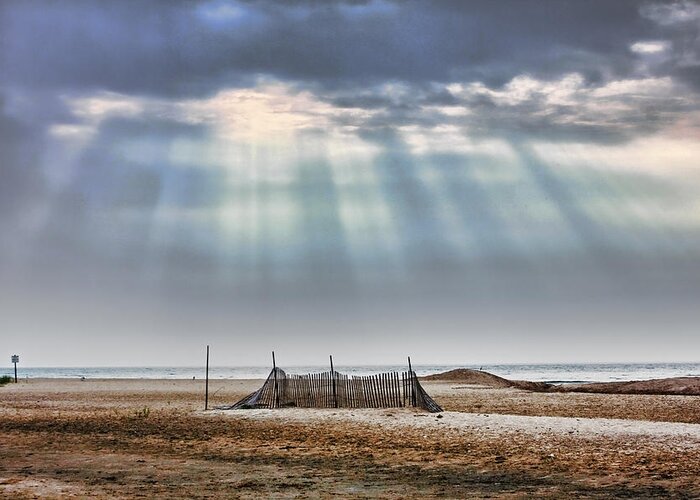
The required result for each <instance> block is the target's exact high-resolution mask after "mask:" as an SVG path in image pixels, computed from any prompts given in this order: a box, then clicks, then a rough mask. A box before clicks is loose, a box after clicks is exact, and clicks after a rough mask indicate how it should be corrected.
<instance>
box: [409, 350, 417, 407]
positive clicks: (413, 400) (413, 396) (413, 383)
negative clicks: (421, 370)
mask: <svg viewBox="0 0 700 500" xmlns="http://www.w3.org/2000/svg"><path fill="white" fill-rule="evenodd" d="M408 377H409V380H410V381H411V405H412V406H414V407H415V406H416V374H415V373H413V368H412V367H411V356H409V357H408Z"/></svg>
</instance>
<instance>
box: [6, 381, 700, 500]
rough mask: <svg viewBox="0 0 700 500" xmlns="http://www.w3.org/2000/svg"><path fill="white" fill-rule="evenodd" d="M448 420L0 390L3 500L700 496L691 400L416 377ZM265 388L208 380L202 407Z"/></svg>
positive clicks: (60, 390) (54, 388) (698, 438)
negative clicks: (70, 499)
mask: <svg viewBox="0 0 700 500" xmlns="http://www.w3.org/2000/svg"><path fill="white" fill-rule="evenodd" d="M421 383H422V384H423V387H424V388H425V389H426V391H427V392H428V393H429V394H430V395H431V396H432V397H433V398H434V399H435V400H436V401H437V402H438V403H439V404H440V405H441V406H442V407H443V408H444V410H445V411H444V412H442V413H440V414H431V413H427V412H423V411H419V410H414V409H411V408H390V409H300V408H284V409H278V410H260V409H258V410H238V411H221V410H209V411H204V381H202V380H147V379H142V380H139V379H129V380H124V379H108V380H95V379H87V380H84V381H83V380H80V379H29V380H23V381H20V383H19V384H8V385H6V386H4V387H1V388H0V443H2V445H1V447H0V497H7V498H36V497H45V498H55V497H76V498H80V497H83V498H87V497H90V498H138V497H140V498H153V497H160V498H173V497H187V498H210V497H220V498H294V497H299V496H311V497H320V498H329V497H331V496H341V497H352V498H363V497H366V498H411V497H424V498H427V497H444V498H463V497H477V498H484V497H497V498H522V497H545V498H546V497H549V498H560V497H571V496H584V497H590V498H609V497H637V498H650V497H651V498H653V497H659V498H661V497H664V498H668V497H677V498H692V497H697V496H700V484H698V481H697V477H698V475H700V425H699V424H700V398H698V397H697V396H683V395H650V394H589V393H571V392H567V393H560V392H529V391H525V390H521V389H516V388H513V387H490V386H483V385H474V384H468V383H463V382H460V381H458V380H457V381H455V380H424V381H422V382H421ZM261 384H262V381H261V380H214V381H210V407H212V408H213V407H216V406H218V405H226V404H231V403H233V402H235V401H237V400H238V399H239V398H241V397H243V396H245V395H246V394H248V393H250V392H252V391H254V390H256V389H257V388H259V387H260V385H261Z"/></svg>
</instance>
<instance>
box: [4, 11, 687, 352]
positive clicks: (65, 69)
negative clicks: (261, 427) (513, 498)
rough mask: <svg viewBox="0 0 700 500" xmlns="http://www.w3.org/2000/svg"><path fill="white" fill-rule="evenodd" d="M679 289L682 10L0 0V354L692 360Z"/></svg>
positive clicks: (683, 164) (683, 162) (683, 228)
mask: <svg viewBox="0 0 700 500" xmlns="http://www.w3.org/2000/svg"><path fill="white" fill-rule="evenodd" d="M699 301H700V3H696V2H691V1H680V2H654V1H626V0H616V1H614V2H611V1H589V2H582V1H567V0H556V1H554V0H551V1H550V0H536V1H534V0H532V1H531V0H513V1H508V0H499V1H493V0H485V1H471V2H461V1H456V0H455V1H449V0H433V1H431V2H424V1H418V0H415V1H411V0H405V1H399V0H395V1H391V0H371V1H370V0H368V1H361V0H354V1H351V0H347V1H330V0H329V1H313V0H308V1H304V0H295V1H284V2H283V1H273V0H264V1H259V2H254V1H240V2H235V1H231V2H228V1H218V0H217V1H205V2H195V1H185V0H183V1H175V0H168V1H162V2H158V1H148V2H146V1H129V0H118V1H117V0H114V1H108V0H105V1H99V2H97V1H35V0H21V1H20V0H17V1H12V0H8V1H3V2H2V3H0V332H1V333H0V339H1V340H0V355H3V356H5V355H7V356H9V354H11V353H14V352H19V353H21V354H22V355H23V362H24V363H25V364H26V365H35V366H42V365H43V366H56V365H81V366H85V365H167V364H173V365H179V364H197V363H199V362H200V359H199V358H200V357H201V356H200V351H201V350H202V346H203V345H204V344H207V343H210V344H212V346H213V348H214V349H215V351H213V352H214V353H215V354H216V357H215V358H214V360H215V362H216V364H221V365H226V364H248V365H250V364H265V363H267V359H268V352H269V350H271V349H272V348H275V349H276V350H277V352H278V356H279V357H280V358H281V359H282V361H283V363H284V364H287V365H291V364H300V363H313V362H318V363H323V362H324V361H325V359H326V355H327V354H329V353H333V354H335V357H336V359H337V362H338V363H358V362H359V363H361V362H365V363H377V362H379V363H400V362H402V361H403V359H404V356H405V355H407V354H411V355H412V356H413V358H414V360H416V361H417V362H424V363H432V362H446V363H488V362H537V361H545V362H560V361H627V360H637V361H669V360H671V361H684V360H685V361H698V360H699V359H700V354H699V353H700V312H699V311H698V310H697V309H699V308H698V307H697V304H698V303H699ZM8 360H9V357H8Z"/></svg>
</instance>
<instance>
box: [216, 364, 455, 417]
mask: <svg viewBox="0 0 700 500" xmlns="http://www.w3.org/2000/svg"><path fill="white" fill-rule="evenodd" d="M406 406H412V407H417V408H423V409H425V410H428V411H429V412H432V413H436V412H441V411H442V408H440V406H439V405H438V404H437V403H436V402H435V401H433V399H432V398H431V397H430V396H429V395H428V394H427V393H426V392H425V390H424V389H423V387H422V386H421V385H420V382H419V381H418V377H417V376H416V373H415V372H414V371H413V370H409V371H406V372H387V373H378V374H375V375H368V376H348V375H344V374H342V373H338V372H337V371H335V370H331V371H328V372H323V373H308V374H305V375H293V374H288V373H285V372H284V370H282V369H280V368H277V367H275V368H273V369H272V371H271V372H270V375H268V377H267V379H266V380H265V383H264V384H263V386H262V387H261V388H260V389H258V390H257V391H255V392H254V393H252V394H249V395H248V396H246V397H244V398H243V399H241V400H240V401H238V402H237V403H235V404H233V405H231V406H225V407H220V409H226V410H238V409H246V408H285V407H299V408H400V407H406Z"/></svg>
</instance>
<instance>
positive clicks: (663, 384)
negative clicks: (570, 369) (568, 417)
mask: <svg viewBox="0 0 700 500" xmlns="http://www.w3.org/2000/svg"><path fill="white" fill-rule="evenodd" d="M558 390H560V391H562V392H597V393H603V394H659V395H663V394H669V395H684V396H700V377H672V378H661V379H652V380H634V381H631V382H600V383H590V384H577V385H574V386H565V387H559V388H558Z"/></svg>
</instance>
